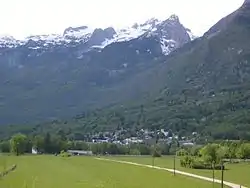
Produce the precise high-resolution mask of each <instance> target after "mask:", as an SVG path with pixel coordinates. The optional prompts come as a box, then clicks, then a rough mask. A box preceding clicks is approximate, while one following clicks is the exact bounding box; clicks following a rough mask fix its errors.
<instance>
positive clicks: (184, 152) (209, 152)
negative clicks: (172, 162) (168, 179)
mask: <svg viewBox="0 0 250 188" xmlns="http://www.w3.org/2000/svg"><path fill="white" fill-rule="evenodd" d="M177 155H178V156H180V157H181V160H180V163H181V166H183V167H187V168H196V169H212V168H215V169H220V168H221V165H223V163H224V162H233V160H234V159H243V160H245V159H250V143H245V142H241V141H238V142H236V141H231V142H229V141H224V142H222V143H220V144H217V143H211V144H207V145H205V146H203V147H200V148H199V147H192V148H188V149H180V150H179V151H178V152H177Z"/></svg>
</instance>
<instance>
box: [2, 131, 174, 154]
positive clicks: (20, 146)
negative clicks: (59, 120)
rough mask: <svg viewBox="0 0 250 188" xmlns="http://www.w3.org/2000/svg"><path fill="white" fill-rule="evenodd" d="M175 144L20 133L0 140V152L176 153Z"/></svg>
mask: <svg viewBox="0 0 250 188" xmlns="http://www.w3.org/2000/svg"><path fill="white" fill-rule="evenodd" d="M175 148H176V146H175V145H174V144H161V145H149V144H129V145H122V144H115V143H91V142H84V141H74V140H69V139H67V138H66V137H65V136H64V135H51V134H50V133H47V134H45V135H44V136H43V135H37V136H34V137H29V136H26V135H24V134H21V133H18V134H15V135H13V136H12V137H11V138H10V140H5V141H2V142H0V152H3V153H13V154H15V155H22V154H24V153H31V152H32V149H35V150H36V151H37V152H38V153H45V154H56V153H60V152H61V151H67V150H85V151H92V152H93V154H96V155H99V154H100V155H106V154H110V155H151V154H154V155H156V156H160V155H169V154H174V150H175Z"/></svg>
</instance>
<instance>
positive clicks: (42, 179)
mask: <svg viewBox="0 0 250 188" xmlns="http://www.w3.org/2000/svg"><path fill="white" fill-rule="evenodd" d="M0 157H1V158H0V160H7V161H8V164H17V169H16V170H15V171H14V172H11V173H10V174H8V175H7V176H6V177H4V178H3V179H1V180H0V187H1V188H57V187H58V188H69V187H70V188H78V187H79V188H80V187H81V188H83V187H86V188H152V187H157V188H173V187H174V188H183V187H185V188H189V187H190V188H212V187H213V186H212V183H209V182H206V181H202V180H198V179H193V178H190V177H185V176H180V175H178V176H173V175H172V174H171V173H168V172H165V171H161V170H157V169H150V168H146V167H138V166H133V165H128V164H119V163H115V162H109V161H99V160H96V159H95V158H92V157H69V158H62V157H55V156H20V157H14V156H0ZM216 187H219V185H216V186H215V188H216Z"/></svg>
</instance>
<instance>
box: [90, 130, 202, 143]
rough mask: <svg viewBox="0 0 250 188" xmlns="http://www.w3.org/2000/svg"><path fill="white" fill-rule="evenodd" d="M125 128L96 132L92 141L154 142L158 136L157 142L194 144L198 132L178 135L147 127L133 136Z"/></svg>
mask: <svg viewBox="0 0 250 188" xmlns="http://www.w3.org/2000/svg"><path fill="white" fill-rule="evenodd" d="M126 132H127V131H126V130H120V131H116V132H113V133H110V132H102V133H97V134H95V135H93V136H92V140H91V142H92V143H114V144H122V145H129V144H142V143H145V144H154V143H155V142H156V137H157V138H158V140H157V142H158V143H164V144H170V143H172V142H173V141H174V140H176V141H178V143H179V144H180V145H185V146H188V145H189V146H193V145H194V144H195V138H196V137H197V135H198V133H197V132H193V133H192V134H191V135H190V136H189V137H181V138H180V137H179V136H178V135H175V134H173V133H172V132H171V131H165V130H164V129H161V130H157V131H149V130H147V129H145V130H144V129H141V130H139V131H137V132H136V135H133V136H127V137H126V136H124V135H126Z"/></svg>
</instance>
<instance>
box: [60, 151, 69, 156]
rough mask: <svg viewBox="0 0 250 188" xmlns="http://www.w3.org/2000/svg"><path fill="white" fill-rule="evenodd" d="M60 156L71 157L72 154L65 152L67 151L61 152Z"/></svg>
mask: <svg viewBox="0 0 250 188" xmlns="http://www.w3.org/2000/svg"><path fill="white" fill-rule="evenodd" d="M60 156H61V157H70V156H71V154H70V153H68V152H65V151H61V152H60Z"/></svg>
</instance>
